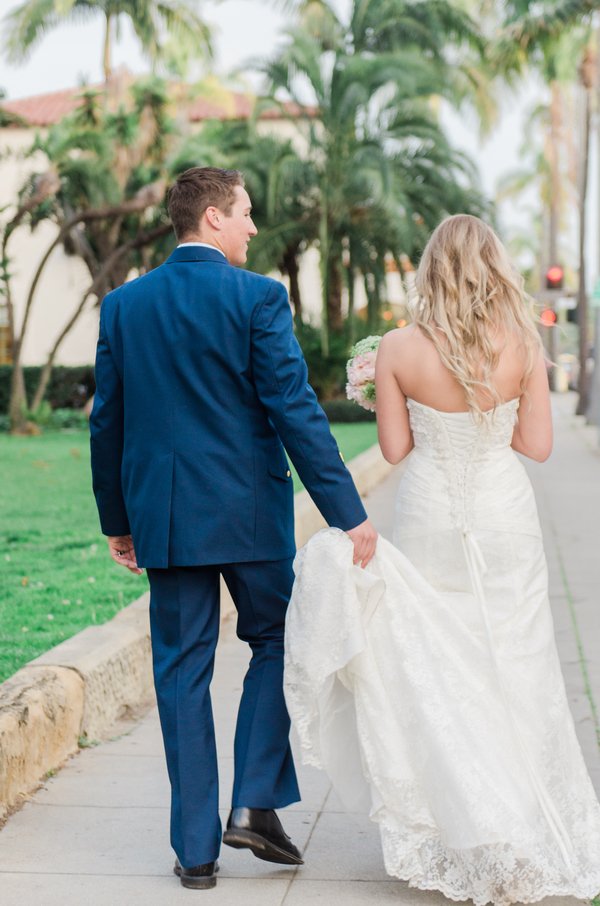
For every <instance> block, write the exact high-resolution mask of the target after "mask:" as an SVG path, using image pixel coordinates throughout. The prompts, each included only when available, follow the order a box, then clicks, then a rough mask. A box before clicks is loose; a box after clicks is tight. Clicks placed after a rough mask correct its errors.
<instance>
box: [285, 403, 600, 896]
mask: <svg viewBox="0 0 600 906" xmlns="http://www.w3.org/2000/svg"><path fill="white" fill-rule="evenodd" d="M525 405H526V403H525ZM518 406H519V401H518V400H512V401H510V402H508V403H505V404H504V405H502V406H499V407H497V408H496V410H495V411H494V412H489V413H486V414H485V416H484V417H483V420H482V421H481V422H478V421H476V420H475V419H474V418H473V417H472V416H471V415H470V414H469V413H465V412H457V413H446V412H439V411H437V410H435V409H432V408H430V407H428V406H425V405H423V404H421V403H417V402H415V401H412V400H409V401H408V407H409V410H410V422H411V427H412V431H413V435H414V440H415V448H414V450H413V452H412V453H411V456H410V459H409V461H408V467H407V470H406V472H405V474H404V475H403V477H402V480H401V482H400V487H399V491H398V499H397V510H396V519H395V531H394V545H391V544H390V543H389V542H387V541H385V540H384V539H381V538H380V539H379V542H378V548H377V554H376V556H375V558H374V560H373V561H372V563H371V564H369V566H368V567H367V569H366V570H361V569H359V568H358V567H354V566H353V565H352V544H351V542H350V540H349V538H348V536H347V535H346V534H345V533H343V532H341V531H340V530H338V529H325V530H323V531H321V532H319V533H317V534H316V535H315V536H314V537H313V538H312V539H311V541H309V543H308V544H307V545H306V546H305V547H304V548H303V549H302V550H301V551H299V553H298V555H297V558H296V563H295V569H296V582H295V585H294V591H293V594H292V599H291V602H290V608H289V611H288V620H287V627H286V666H285V688H286V698H287V702H288V706H289V710H290V714H291V717H292V720H293V723H294V724H295V726H296V729H297V731H298V733H299V737H300V742H301V746H302V755H303V759H304V761H305V762H307V763H309V764H314V765H317V766H320V767H324V768H325V769H326V770H327V771H328V773H329V775H330V777H331V780H332V782H333V784H334V787H335V788H336V789H337V790H338V792H339V793H340V795H341V796H342V799H343V800H344V801H345V803H346V804H347V806H348V807H349V808H354V809H356V808H357V807H358V806H365V807H366V808H367V809H368V811H369V812H370V814H371V817H372V819H373V820H374V821H376V822H377V823H378V825H379V828H380V832H381V840H382V846H383V855H384V860H385V867H386V870H387V872H388V873H389V874H390V875H393V876H395V877H397V878H401V879H404V880H408V881H409V882H410V884H411V885H412V886H415V887H418V888H421V889H426V890H431V889H434V890H439V891H441V892H442V893H443V894H445V895H446V896H447V897H450V898H451V899H454V900H465V899H472V900H473V901H474V902H475V904H477V906H480V904H485V903H488V902H492V903H495V904H498V906H506V904H509V903H514V902H524V903H527V902H534V901H537V900H540V899H542V898H543V897H546V896H553V895H554V896H556V895H562V896H568V895H572V896H576V897H581V898H587V897H593V896H595V895H596V894H597V893H598V892H599V891H600V806H599V805H598V802H597V799H596V796H595V794H594V790H593V788H592V784H591V781H590V779H589V776H588V773H587V771H586V768H585V765H584V762H583V758H582V754H581V750H580V747H579V744H578V742H577V739H576V736H575V732H574V727H573V721H572V718H571V715H570V712H569V709H568V703H567V698H566V694H565V688H564V683H563V678H562V675H561V671H560V665H559V661H558V656H557V652H556V646H555V642H554V636H553V625H552V618H551V614H550V608H549V602H548V589H547V572H546V563H545V558H544V551H543V545H542V537H541V532H540V526H539V521H538V516H537V510H536V505H535V500H534V497H533V491H532V488H531V485H530V482H529V479H528V477H527V475H526V472H525V470H524V468H523V466H522V464H521V462H520V461H519V459H518V458H517V457H516V455H515V454H514V452H513V450H512V449H511V447H510V442H511V437H512V432H513V427H514V424H515V420H516V416H517V410H518Z"/></svg>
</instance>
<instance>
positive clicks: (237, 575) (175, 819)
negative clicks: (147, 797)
mask: <svg viewBox="0 0 600 906" xmlns="http://www.w3.org/2000/svg"><path fill="white" fill-rule="evenodd" d="M292 562H293V558H288V559H286V560H275V561H263V562H248V563H228V564H222V565H218V566H180V567H169V568H167V569H148V578H149V580H150V590H151V598H150V622H151V633H152V657H153V664H154V679H155V685H156V692H157V698H158V709H159V714H160V722H161V727H162V733H163V739H164V745H165V751H166V756H167V766H168V771H169V779H170V781H171V844H172V846H173V849H174V850H175V852H176V854H177V856H178V858H179V860H180V862H181V864H182V865H184V866H186V867H192V866H195V865H200V864H202V863H204V862H212V861H213V860H214V859H216V858H217V856H218V853H219V846H220V843H221V824H220V820H219V814H218V803H219V786H218V773H217V754H216V745H215V734H214V724H213V716H212V707H211V699H210V682H211V679H212V674H213V665H214V655H215V648H216V645H217V639H218V634H219V578H220V575H221V574H222V575H223V578H224V579H225V582H226V583H227V587H228V588H229V591H230V593H231V596H232V598H233V601H234V604H235V606H236V608H237V615H238V619H237V634H238V636H239V638H240V639H242V640H243V641H245V642H248V644H249V645H250V648H251V651H252V657H251V660H250V664H249V667H248V672H247V673H246V677H245V680H244V689H243V693H242V698H241V701H240V707H239V712H238V718H237V725H236V732H235V743H234V765H235V768H234V784H233V795H232V807H234V808H235V807H238V806H245V807H248V808H283V807H284V806H286V805H289V804H290V803H291V802H296V801H298V800H299V798H300V794H299V791H298V784H297V781H296V773H295V770H294V763H293V760H292V754H291V750H290V745H289V728H290V721H289V716H288V713H287V709H286V706H285V700H284V696H283V637H284V625H285V613H286V609H287V605H288V602H289V598H290V594H291V590H292V583H293V579H294V575H293V570H292Z"/></svg>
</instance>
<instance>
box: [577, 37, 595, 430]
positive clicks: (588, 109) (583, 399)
mask: <svg viewBox="0 0 600 906" xmlns="http://www.w3.org/2000/svg"><path fill="white" fill-rule="evenodd" d="M581 78H582V84H583V87H584V91H585V102H584V118H583V140H582V157H581V181H580V186H581V189H580V193H579V284H578V287H577V321H578V324H579V385H578V388H577V389H578V391H579V400H578V401H577V408H576V410H575V412H576V414H577V415H585V414H586V412H587V409H588V404H589V377H588V373H587V358H588V304H587V292H586V259H585V244H586V226H587V223H586V210H585V208H586V201H587V187H588V170H589V156H590V127H591V118H592V88H593V85H594V82H595V58H594V56H593V52H592V50H591V48H590V47H588V48H586V51H585V54H584V58H583V62H582V65H581Z"/></svg>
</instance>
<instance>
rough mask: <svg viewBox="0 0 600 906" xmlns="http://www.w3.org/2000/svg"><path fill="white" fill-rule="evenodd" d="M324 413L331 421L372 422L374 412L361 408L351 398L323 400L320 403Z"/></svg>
mask: <svg viewBox="0 0 600 906" xmlns="http://www.w3.org/2000/svg"><path fill="white" fill-rule="evenodd" d="M321 406H322V407H323V410H324V412H325V415H326V416H327V418H328V419H329V421H330V422H331V423H332V424H333V423H339V422H354V423H356V422H374V421H375V413H374V412H369V411H368V410H367V409H362V408H361V407H360V406H359V405H358V403H353V402H352V400H341V399H340V400H323V402H322V403H321Z"/></svg>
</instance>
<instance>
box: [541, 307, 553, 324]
mask: <svg viewBox="0 0 600 906" xmlns="http://www.w3.org/2000/svg"><path fill="white" fill-rule="evenodd" d="M540 321H541V322H542V324H543V325H544V327H554V325H555V324H556V312H555V311H554V309H553V308H545V309H544V310H543V312H542V313H541V315H540Z"/></svg>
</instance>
